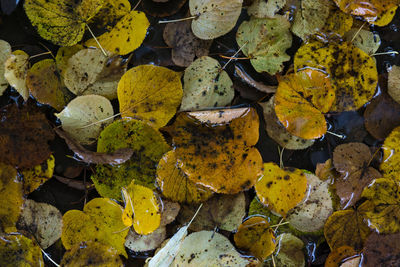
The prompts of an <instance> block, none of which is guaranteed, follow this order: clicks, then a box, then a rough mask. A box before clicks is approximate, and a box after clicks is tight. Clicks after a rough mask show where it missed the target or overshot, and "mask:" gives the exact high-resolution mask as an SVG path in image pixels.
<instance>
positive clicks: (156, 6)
mask: <svg viewBox="0 0 400 267" xmlns="http://www.w3.org/2000/svg"><path fill="white" fill-rule="evenodd" d="M186 1H187V0H143V1H142V7H143V9H144V11H145V12H146V13H147V14H150V15H151V16H154V17H167V16H171V15H173V14H175V13H177V12H178V11H179V10H180V9H181V7H182V6H183V5H184V4H185V3H186Z"/></svg>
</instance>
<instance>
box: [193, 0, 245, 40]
mask: <svg viewBox="0 0 400 267" xmlns="http://www.w3.org/2000/svg"><path fill="white" fill-rule="evenodd" d="M242 2H243V0H229V1H227V0H189V10H190V14H191V15H192V16H196V17H197V18H196V19H194V20H193V21H192V31H193V33H194V35H196V36H197V37H199V38H200V39H205V40H210V39H215V38H217V37H220V36H222V35H224V34H226V33H228V32H230V31H231V30H232V29H233V27H234V26H235V24H236V22H237V20H238V19H239V15H240V12H241V10H242Z"/></svg>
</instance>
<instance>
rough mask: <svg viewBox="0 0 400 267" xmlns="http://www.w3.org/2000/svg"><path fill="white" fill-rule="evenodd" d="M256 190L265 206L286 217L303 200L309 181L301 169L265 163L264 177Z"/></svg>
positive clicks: (258, 182)
mask: <svg viewBox="0 0 400 267" xmlns="http://www.w3.org/2000/svg"><path fill="white" fill-rule="evenodd" d="M254 188H255V189H256V193H257V196H258V198H259V199H260V201H261V202H262V203H263V204H264V205H266V206H268V208H269V209H271V210H273V211H274V212H276V213H278V214H280V215H281V216H286V213H287V212H288V211H289V210H291V209H292V208H294V207H295V206H296V205H297V204H298V203H299V202H300V201H301V200H302V199H303V197H304V195H305V193H306V189H307V179H306V177H305V175H304V174H303V172H302V171H300V170H299V169H294V168H286V169H281V168H279V166H278V165H276V164H275V163H272V162H270V163H264V176H263V177H261V178H260V179H258V181H257V183H256V184H255V186H254Z"/></svg>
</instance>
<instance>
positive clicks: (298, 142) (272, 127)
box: [260, 96, 314, 150]
mask: <svg viewBox="0 0 400 267" xmlns="http://www.w3.org/2000/svg"><path fill="white" fill-rule="evenodd" d="M274 101H275V96H273V97H271V98H270V99H269V101H268V102H265V103H260V105H261V107H262V108H263V110H264V119H265V128H266V130H267V133H268V136H269V137H271V138H272V139H274V141H275V142H277V143H278V144H279V145H280V146H281V147H284V148H286V149H292V150H300V149H306V148H307V147H310V146H312V145H313V144H314V140H313V139H311V140H307V139H303V138H300V137H297V136H294V135H292V134H291V133H289V132H288V131H287V130H286V128H285V127H284V126H283V125H282V124H281V123H280V122H279V119H278V117H277V116H276V113H275V108H274Z"/></svg>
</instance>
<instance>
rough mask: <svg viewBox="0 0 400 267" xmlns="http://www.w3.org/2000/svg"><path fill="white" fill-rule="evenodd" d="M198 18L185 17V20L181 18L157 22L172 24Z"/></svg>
mask: <svg viewBox="0 0 400 267" xmlns="http://www.w3.org/2000/svg"><path fill="white" fill-rule="evenodd" d="M197 17H198V16H191V17H187V18H181V19H173V20H160V21H159V22H158V24H165V23H173V22H181V21H185V20H192V19H195V18H197Z"/></svg>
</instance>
